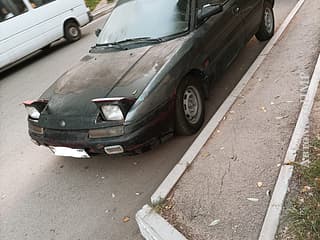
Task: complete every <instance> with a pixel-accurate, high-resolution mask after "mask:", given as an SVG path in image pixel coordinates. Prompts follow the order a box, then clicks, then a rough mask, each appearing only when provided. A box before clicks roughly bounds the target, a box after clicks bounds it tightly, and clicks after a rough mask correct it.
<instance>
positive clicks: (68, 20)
mask: <svg viewBox="0 0 320 240" xmlns="http://www.w3.org/2000/svg"><path fill="white" fill-rule="evenodd" d="M69 22H74V23H76V24H77V25H78V26H79V27H80V23H79V22H78V20H77V19H76V18H75V17H68V18H66V19H65V20H64V21H63V28H62V32H63V34H65V28H66V24H67V23H69Z"/></svg>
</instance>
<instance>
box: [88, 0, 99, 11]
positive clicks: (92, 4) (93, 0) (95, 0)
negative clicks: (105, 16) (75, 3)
mask: <svg viewBox="0 0 320 240" xmlns="http://www.w3.org/2000/svg"><path fill="white" fill-rule="evenodd" d="M100 1H101V0H85V2H86V5H87V6H88V8H90V10H91V11H92V10H94V9H95V7H96V6H97V5H98V3H99V2H100Z"/></svg>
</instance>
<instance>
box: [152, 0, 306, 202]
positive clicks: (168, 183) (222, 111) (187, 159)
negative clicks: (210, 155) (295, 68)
mask: <svg viewBox="0 0 320 240" xmlns="http://www.w3.org/2000/svg"><path fill="white" fill-rule="evenodd" d="M303 3H304V0H300V1H299V2H298V3H297V5H296V6H295V7H294V9H293V10H292V11H291V12H290V14H289V15H288V17H287V18H286V19H285V21H284V22H283V23H282V24H281V26H280V28H279V29H278V31H277V32H276V33H275V35H274V36H273V38H272V39H271V40H270V41H269V43H268V44H267V45H266V46H265V48H264V49H263V51H262V52H261V53H260V55H259V56H258V57H257V59H256V60H255V62H254V63H253V64H252V65H251V67H250V68H249V70H248V71H247V72H246V74H245V75H244V76H243V77H242V79H241V80H240V82H239V83H238V85H237V86H236V87H235V88H234V90H233V91H232V93H231V94H230V95H229V97H228V98H227V99H226V100H225V101H224V103H223V104H222V105H221V106H220V108H219V109H218V111H217V112H216V113H215V115H214V116H213V117H212V118H211V119H210V121H209V123H208V124H207V125H206V127H205V128H204V129H203V130H202V131H201V133H200V135H199V136H198V137H197V138H196V140H195V141H194V142H193V144H192V145H191V146H190V148H189V149H188V150H187V152H186V153H185V154H184V156H183V157H182V159H181V160H180V161H179V163H178V164H177V165H176V166H175V167H174V168H173V169H172V171H171V172H170V173H169V175H168V176H167V177H166V179H165V180H164V181H163V182H162V183H161V185H160V186H159V187H158V189H157V190H156V191H155V193H154V194H153V195H152V196H151V203H152V205H157V204H159V203H161V202H163V201H164V200H165V199H166V197H167V196H168V194H169V193H170V191H171V190H172V189H173V187H174V186H175V185H176V183H177V182H178V181H179V179H180V178H181V176H182V175H183V174H184V172H185V171H186V170H187V168H188V166H189V165H190V164H191V163H192V162H193V161H194V159H195V158H196V156H197V155H198V153H199V152H200V150H201V149H202V147H203V146H204V145H205V144H206V142H207V140H208V139H209V138H210V136H211V135H212V133H213V132H214V130H215V129H216V127H217V126H218V125H219V124H220V122H221V120H222V119H223V118H224V116H225V115H226V113H227V112H228V111H229V109H230V108H231V107H232V105H233V104H234V102H235V101H236V100H237V98H238V96H239V95H240V94H241V92H242V90H243V89H244V88H245V86H246V85H247V83H248V82H249V80H250V79H251V78H252V77H253V75H254V74H255V72H256V71H257V70H258V68H259V67H260V66H261V64H262V62H263V61H264V59H265V58H266V57H267V55H268V54H269V53H270V51H271V49H272V48H273V47H274V45H275V44H276V43H277V41H278V40H279V38H280V37H281V35H282V34H283V33H284V31H285V30H286V28H287V27H288V25H289V23H290V22H291V20H292V19H293V17H294V16H295V15H296V13H297V12H298V10H299V9H300V8H301V6H302V5H303Z"/></svg>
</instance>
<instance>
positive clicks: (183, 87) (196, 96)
mask: <svg viewBox="0 0 320 240" xmlns="http://www.w3.org/2000/svg"><path fill="white" fill-rule="evenodd" d="M204 105H205V104H204V93H203V89H202V86H201V83H200V81H199V80H198V81H197V79H195V78H193V77H191V76H190V77H188V78H187V79H186V80H185V81H183V82H182V83H181V84H180V86H179V88H178V90H177V96H176V123H175V131H176V133H177V134H178V135H192V134H194V133H196V132H197V131H198V130H199V129H200V128H201V126H202V124H203V121H204V113H205V108H204Z"/></svg>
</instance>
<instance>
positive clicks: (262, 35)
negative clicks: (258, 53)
mask: <svg viewBox="0 0 320 240" xmlns="http://www.w3.org/2000/svg"><path fill="white" fill-rule="evenodd" d="M274 27H275V20H274V12H273V7H272V4H271V3H270V2H267V1H266V2H265V3H264V8H263V17H262V20H261V23H260V28H259V30H258V32H257V33H256V38H257V39H258V40H259V41H267V40H269V39H270V38H272V37H273V34H274Z"/></svg>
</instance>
